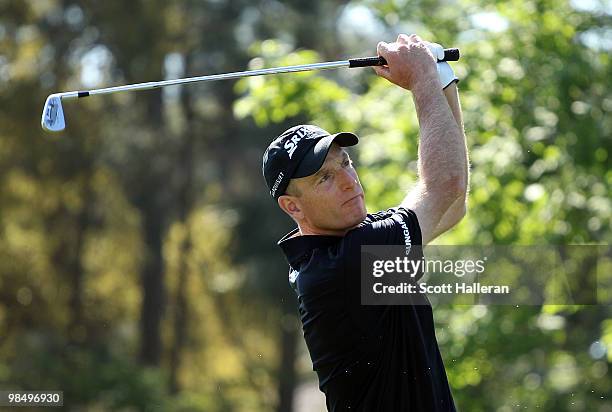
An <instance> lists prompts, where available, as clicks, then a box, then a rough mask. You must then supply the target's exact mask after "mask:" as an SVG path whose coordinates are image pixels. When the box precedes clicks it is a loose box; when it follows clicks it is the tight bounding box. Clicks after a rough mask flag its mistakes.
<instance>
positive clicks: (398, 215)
mask: <svg viewBox="0 0 612 412" xmlns="http://www.w3.org/2000/svg"><path fill="white" fill-rule="evenodd" d="M345 241H348V243H350V244H358V245H359V246H361V245H406V246H412V245H420V244H421V243H422V238H421V227H420V226H419V221H418V219H417V217H416V214H415V213H414V211H412V210H410V209H406V208H403V207H398V208H391V209H387V210H383V211H380V212H378V213H376V214H372V215H368V216H367V217H366V219H365V220H364V221H363V222H362V223H361V224H360V225H359V226H358V227H356V228H355V229H353V230H351V231H350V232H348V233H347V234H346V236H345Z"/></svg>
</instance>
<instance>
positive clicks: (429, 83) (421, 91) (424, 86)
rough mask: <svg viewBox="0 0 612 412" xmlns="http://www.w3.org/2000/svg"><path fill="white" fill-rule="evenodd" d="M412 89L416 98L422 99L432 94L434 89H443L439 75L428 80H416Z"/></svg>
mask: <svg viewBox="0 0 612 412" xmlns="http://www.w3.org/2000/svg"><path fill="white" fill-rule="evenodd" d="M410 91H411V92H412V94H413V95H414V97H415V99H422V98H424V97H426V96H428V95H431V94H432V92H434V91H436V92H438V91H442V84H441V83H440V79H439V78H438V77H437V76H436V77H431V78H429V79H427V80H422V81H418V82H416V83H415V85H414V86H413V87H412V89H411V90H410Z"/></svg>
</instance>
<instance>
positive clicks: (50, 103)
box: [41, 49, 459, 132]
mask: <svg viewBox="0 0 612 412" xmlns="http://www.w3.org/2000/svg"><path fill="white" fill-rule="evenodd" d="M457 60H459V49H445V50H444V58H443V59H442V60H439V61H457ZM386 64H387V62H386V61H385V59H384V58H382V57H380V56H378V57H362V58H355V59H349V60H339V61H334V62H324V63H312V64H302V65H298V66H285V67H274V68H269V69H258V70H248V71H242V72H232V73H223V74H213V75H208V76H199V77H187V78H183V79H174V80H163V81H158V82H146V83H135V84H128V85H125V86H114V87H107V88H103V89H95V90H87V91H74V92H63V93H54V94H51V95H49V97H47V100H46V101H45V107H44V108H43V112H42V119H41V125H42V128H43V129H44V130H46V131H49V132H59V131H61V130H64V129H65V127H66V119H65V118H64V109H63V107H62V100H64V99H66V100H68V99H78V98H81V97H87V96H93V95H95V94H110V93H116V92H124V91H134V90H150V89H157V88H159V87H165V86H174V85H177V84H186V83H195V82H206V81H215V80H229V79H238V78H241V77H248V76H261V75H265V74H279V73H291V72H303V71H310V70H328V69H338V68H355V67H369V66H384V65H386Z"/></svg>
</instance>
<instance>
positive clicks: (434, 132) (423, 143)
mask: <svg viewBox="0 0 612 412" xmlns="http://www.w3.org/2000/svg"><path fill="white" fill-rule="evenodd" d="M412 92H413V98H414V101H415V106H416V110H417V116H418V119H419V126H420V130H421V136H420V142H419V159H418V172H419V183H420V184H421V185H423V186H424V190H426V191H433V190H442V191H445V192H447V193H448V195H449V197H451V199H449V201H451V202H454V199H456V198H457V194H460V193H459V192H462V191H463V192H465V188H467V180H468V176H467V168H468V165H467V163H468V162H467V148H466V142H465V136H464V134H463V127H462V118H461V108H460V105H459V99H458V94H457V89H456V86H455V85H454V84H453V85H450V86H448V87H447V89H446V90H445V91H444V92H443V91H442V90H439V89H438V90H436V88H435V87H432V85H428V84H424V85H422V87H419V88H415V89H414V90H413V91H412ZM453 115H454V116H453Z"/></svg>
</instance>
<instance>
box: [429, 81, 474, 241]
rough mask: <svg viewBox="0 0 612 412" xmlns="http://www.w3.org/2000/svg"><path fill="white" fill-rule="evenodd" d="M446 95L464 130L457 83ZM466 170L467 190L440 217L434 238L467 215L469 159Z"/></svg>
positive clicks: (447, 89)
mask: <svg viewBox="0 0 612 412" xmlns="http://www.w3.org/2000/svg"><path fill="white" fill-rule="evenodd" d="M444 95H445V96H446V100H447V101H448V104H449V106H450V108H451V111H452V113H453V117H454V118H455V121H456V122H457V125H458V126H459V128H460V130H461V131H462V132H463V117H462V114H461V105H460V103H459V91H458V90H457V85H456V83H453V84H451V85H450V86H448V87H447V88H446V89H444ZM464 140H465V134H464ZM465 150H466V156H467V145H466V149H465ZM464 172H465V176H466V179H467V189H466V192H465V193H464V195H463V196H461V197H459V198H458V199H457V200H455V202H454V203H453V204H452V205H451V206H450V207H449V208H448V209H447V211H446V213H444V215H443V216H442V218H441V219H440V222H439V223H438V226H436V229H435V230H434V233H433V237H432V239H434V238H435V237H437V236H439V235H441V234H442V233H444V232H446V231H447V230H449V229H451V228H452V227H453V226H455V225H456V224H457V223H459V221H460V220H461V219H462V218H463V216H465V213H466V211H467V194H468V192H469V188H470V175H469V161H468V159H466V162H465V169H464Z"/></svg>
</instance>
